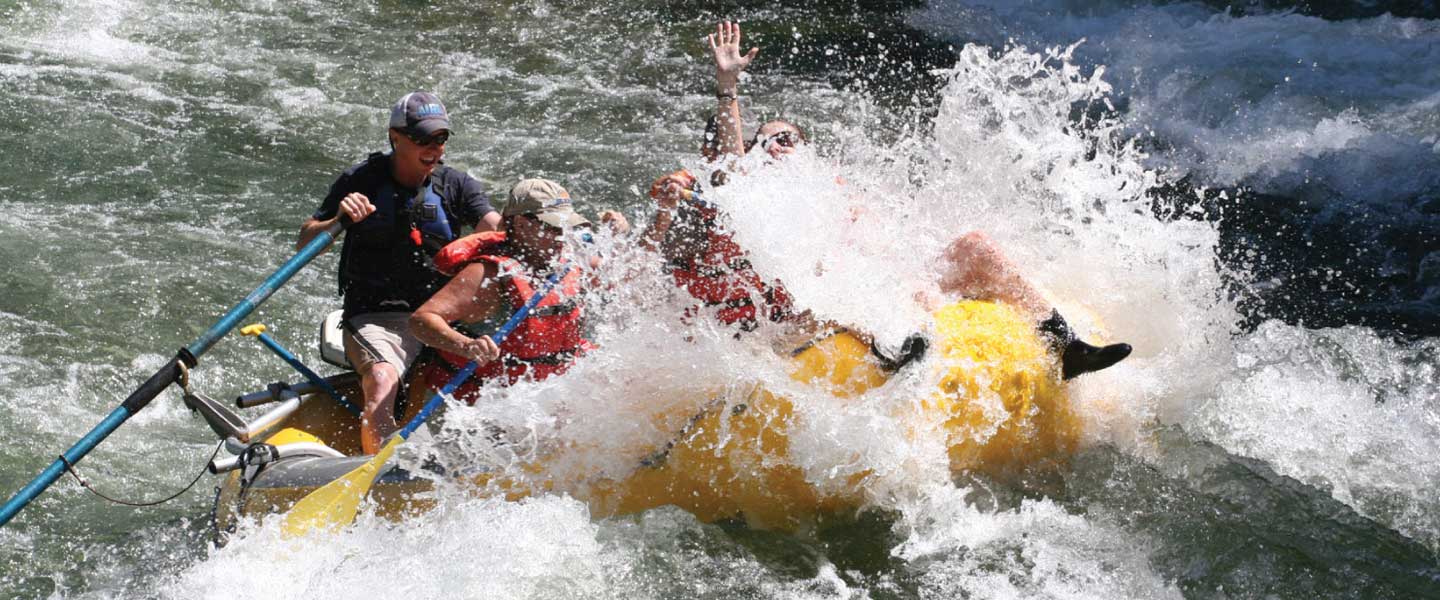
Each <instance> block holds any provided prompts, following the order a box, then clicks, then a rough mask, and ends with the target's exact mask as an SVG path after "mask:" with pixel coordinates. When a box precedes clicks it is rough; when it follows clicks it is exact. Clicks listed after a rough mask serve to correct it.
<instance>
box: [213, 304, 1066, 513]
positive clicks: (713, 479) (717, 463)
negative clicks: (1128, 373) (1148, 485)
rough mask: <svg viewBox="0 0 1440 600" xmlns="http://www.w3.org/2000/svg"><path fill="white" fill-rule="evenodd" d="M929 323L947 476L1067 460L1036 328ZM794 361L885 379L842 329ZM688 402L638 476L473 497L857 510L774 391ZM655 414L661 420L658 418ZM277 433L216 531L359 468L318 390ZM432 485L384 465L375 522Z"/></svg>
mask: <svg viewBox="0 0 1440 600" xmlns="http://www.w3.org/2000/svg"><path fill="white" fill-rule="evenodd" d="M934 316H935V330H934V331H932V332H931V333H930V335H931V349H930V356H928V357H927V358H926V360H924V361H923V362H921V363H918V365H919V368H930V369H935V370H937V372H936V373H934V376H935V377H934V379H935V380H936V381H937V382H938V383H937V385H936V387H935V389H934V390H933V391H932V392H931V393H930V394H929V396H928V397H926V398H923V399H921V401H919V402H918V403H916V404H917V405H918V409H917V410H914V411H913V414H911V415H909V416H907V418H908V419H911V421H912V422H909V423H908V425H909V426H910V427H909V429H910V430H911V431H912V432H913V435H926V436H942V437H943V438H944V439H943V443H944V444H945V447H946V448H947V449H948V453H949V458H950V467H951V470H952V471H953V472H957V473H958V472H963V471H969V470H985V471H991V470H996V469H1011V468H1015V467H1023V466H1025V465H1028V464H1034V463H1037V462H1049V461H1056V460H1062V461H1063V460H1064V459H1065V458H1066V457H1067V456H1069V455H1070V454H1071V453H1072V452H1073V450H1074V447H1075V445H1076V443H1077V440H1078V438H1079V434H1080V423H1079V420H1078V418H1077V417H1076V415H1075V413H1074V411H1073V410H1072V408H1071V406H1070V402H1069V398H1068V396H1067V395H1066V390H1065V387H1064V385H1063V384H1062V382H1061V381H1060V379H1059V374H1058V370H1057V367H1056V365H1055V360H1054V357H1053V356H1052V355H1050V354H1049V353H1048V352H1047V350H1046V347H1045V345H1044V344H1043V343H1042V342H1041V341H1040V340H1039V339H1038V338H1037V337H1036V334H1035V332H1034V329H1033V326H1032V325H1031V324H1029V323H1028V322H1027V321H1026V320H1025V319H1024V318H1022V317H1021V316H1020V315H1018V314H1017V313H1016V312H1015V311H1014V310H1012V309H1011V308H1009V307H1008V306H1005V305H1002V304H995V303H989V302H976V301H965V302H958V303H955V304H951V305H948V306H946V307H944V308H942V309H940V310H939V311H937V312H936V313H935V315H934ZM793 361H794V368H793V370H792V372H791V378H792V379H794V380H795V381H798V382H801V383H805V384H808V385H814V386H823V388H824V389H826V390H827V391H829V392H830V393H831V394H833V395H834V396H835V397H836V398H838V399H844V398H850V397H854V396H858V395H859V394H862V393H864V392H866V391H869V390H872V389H875V388H877V387H880V386H882V385H884V384H885V383H886V382H887V381H888V379H889V377H888V374H887V373H886V372H885V371H884V370H882V369H881V368H880V366H879V364H878V362H877V361H876V360H875V359H874V357H873V356H872V355H871V352H870V347H869V346H868V345H867V344H866V343H865V342H863V341H861V340H860V339H859V338H857V337H856V336H854V335H851V334H849V333H846V332H840V333H837V334H835V335H831V336H830V337H827V338H825V339H822V340H819V341H816V342H814V343H812V344H810V345H807V346H806V347H803V348H801V349H799V350H797V351H796V352H795V354H794V358H793ZM907 368H917V367H916V366H910V367H907ZM341 393H345V394H347V395H348V394H350V393H351V391H346V390H344V389H342V390H341ZM316 397H318V398H316ZM411 404H414V403H413V402H412V403H411ZM696 406H701V407H703V408H702V409H700V410H698V411H697V412H696V413H695V414H694V415H692V416H691V418H689V419H688V423H687V424H686V425H685V426H684V427H682V428H681V429H680V431H678V432H677V435H676V436H675V437H674V439H673V440H672V441H671V442H669V443H667V444H665V445H664V446H662V447H659V448H654V449H651V451H649V452H646V453H645V454H643V455H641V456H637V457H635V463H636V467H635V469H634V471H633V472H631V473H628V474H626V475H624V476H621V477H617V478H614V479H601V480H596V479H588V480H586V481H583V482H566V481H559V480H557V479H554V478H551V477H548V476H547V470H546V465H545V464H544V463H543V462H541V463H537V464H532V465H527V466H526V467H525V468H523V469H515V470H514V471H517V472H516V473H509V472H507V473H495V474H482V475H480V476H471V479H472V480H473V481H474V482H475V483H477V484H479V485H480V486H481V489H482V490H488V491H490V492H492V493H496V494H503V495H506V496H508V497H512V498H513V497H523V496H526V495H531V494H536V493H567V494H570V495H571V496H573V497H575V498H578V499H581V500H583V501H585V502H587V503H588V504H589V505H590V507H591V510H592V514H594V515H595V516H600V517H604V516H610V515H623V514H630V513H636V512H640V511H644V510H647V509H651V508H655V507H659V506H665V505H674V506H678V507H680V508H682V509H684V510H687V511H689V512H691V513H693V514H694V515H695V516H696V517H697V518H699V519H701V520H703V521H707V522H708V521H716V520H720V519H744V520H745V521H746V522H747V523H748V524H750V525H751V526H754V527H759V528H768V529H793V528H796V527H799V526H801V525H802V524H804V523H806V522H808V521H810V520H812V519H813V518H814V517H815V516H817V515H821V514H826V513H833V512H837V511H845V510H854V509H856V508H859V507H861V506H862V505H863V501H864V500H863V498H864V492H865V485H866V483H867V480H868V478H869V475H868V474H867V473H860V474H857V475H854V476H852V477H850V478H849V479H848V480H847V481H846V482H845V484H844V485H840V486H836V485H833V482H832V484H830V485H827V486H825V488H824V490H822V489H821V488H820V487H818V486H816V485H814V484H813V483H812V482H810V481H808V480H807V479H806V477H805V474H804V471H803V470H802V469H801V468H800V467H799V466H797V465H795V464H794V461H792V460H791V458H790V455H789V452H790V439H789V434H790V432H791V430H792V427H793V426H794V419H795V415H794V412H795V407H794V405H793V404H792V403H791V401H790V400H789V399H787V398H785V397H784V396H781V395H777V394H774V393H771V392H769V391H767V390H763V389H757V390H755V391H754V392H753V393H751V394H750V395H749V396H748V397H747V398H745V401H744V402H743V403H738V404H736V403H721V404H716V403H714V402H709V403H708V404H707V402H706V401H704V400H701V401H699V402H697V404H696ZM642 417H643V416H642ZM652 417H654V418H656V419H657V421H659V420H664V417H665V415H652ZM285 425H286V426H285V427H284V428H283V429H280V430H279V431H277V432H276V433H275V434H273V435H271V436H268V437H266V438H265V439H264V440H263V443H264V444H268V445H269V446H270V447H272V448H275V450H274V451H267V452H268V454H271V455H275V456H278V458H273V459H272V460H270V461H269V462H267V463H265V464H261V465H258V466H251V467H249V468H246V469H242V470H236V471H232V472H230V473H229V474H227V475H226V478H225V480H224V481H223V482H222V484H221V486H220V492H219V494H218V496H217V504H216V511H215V514H216V526H217V528H219V529H220V530H221V531H226V530H229V529H233V527H234V525H235V522H236V520H237V519H238V518H239V517H240V516H242V515H265V514H271V513H279V512H284V511H285V510H288V508H289V507H290V506H291V505H293V504H294V503H295V502H296V501H298V500H299V498H302V497H304V496H305V495H306V494H307V493H308V492H309V491H311V490H313V489H315V488H317V487H319V486H320V485H323V484H324V483H326V482H328V481H330V480H332V479H334V478H336V477H338V476H340V475H343V474H344V473H347V472H349V470H351V469H353V468H355V467H356V466H358V465H359V464H361V463H362V462H363V461H364V460H365V457H363V456H359V448H358V437H359V436H358V433H357V425H358V424H357V422H356V418H355V417H354V416H353V415H351V414H349V413H347V412H345V411H343V410H341V409H339V408H338V407H337V406H336V404H335V403H334V402H331V401H330V400H329V399H328V398H324V397H323V394H314V395H313V396H312V397H311V398H308V399H307V400H306V402H305V403H304V404H303V405H302V406H301V409H300V410H299V411H298V412H297V413H296V414H295V415H294V416H293V417H291V419H290V420H289V421H287V422H286V424H285ZM262 447H263V446H262ZM327 450H328V451H329V452H327ZM429 489H431V486H430V483H429V481H428V480H426V479H424V478H420V477H416V476H415V475H414V474H412V473H406V472H404V471H402V470H400V469H398V468H391V469H389V470H388V471H386V472H385V473H384V474H382V476H381V478H380V481H379V482H377V484H376V485H375V487H374V488H373V490H372V492H371V500H372V501H374V502H375V504H376V506H377V510H378V511H379V512H380V513H381V514H384V515H386V516H392V517H399V516H402V515H403V514H405V513H406V512H407V511H413V510H423V509H424V508H425V507H426V503H425V501H424V499H423V494H421V492H424V491H427V490H429Z"/></svg>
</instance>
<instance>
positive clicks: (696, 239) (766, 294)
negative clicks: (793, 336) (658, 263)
mask: <svg viewBox="0 0 1440 600" xmlns="http://www.w3.org/2000/svg"><path fill="white" fill-rule="evenodd" d="M679 174H683V176H684V177H686V178H688V179H689V180H690V181H694V177H693V176H691V175H689V173H687V172H684V171H681V172H680V173H679ZM657 193H658V191H657V190H656V189H653V188H652V190H651V194H652V195H654V194H657ZM662 247H664V248H666V257H665V258H666V267H667V270H668V271H669V272H670V275H671V277H672V278H673V279H674V281H675V285H676V286H679V287H680V288H682V289H684V290H685V291H687V292H689V293H690V295H691V296H693V297H694V298H695V299H696V300H699V301H700V302H701V304H702V305H704V306H706V307H710V308H714V309H715V310H716V312H715V316H716V317H717V318H718V319H720V321H721V322H723V323H725V324H727V325H736V326H738V327H740V328H741V329H742V330H747V331H748V330H752V329H754V328H755V327H756V326H757V325H758V323H759V319H761V318H764V319H768V320H771V321H776V322H778V321H783V320H785V319H788V318H789V317H790V316H791V314H792V306H791V300H790V296H789V295H788V294H786V293H785V289H784V287H783V286H781V284H780V282H779V281H770V282H767V281H765V280H764V279H762V278H761V277H760V275H759V274H758V273H756V272H755V269H754V268H753V267H752V266H751V265H750V261H749V259H748V258H746V256H747V254H746V252H745V250H744V249H743V248H741V247H740V245H739V244H737V243H736V242H735V239H734V238H733V237H731V235H730V234H729V233H727V232H726V231H725V229H724V225H723V224H722V223H720V214H719V211H718V210H716V209H715V208H713V207H701V206H695V205H693V204H690V203H681V204H680V206H679V208H678V209H677V211H676V215H675V218H674V220H673V221H672V224H671V226H670V229H669V230H668V231H666V232H665V243H664V244H662Z"/></svg>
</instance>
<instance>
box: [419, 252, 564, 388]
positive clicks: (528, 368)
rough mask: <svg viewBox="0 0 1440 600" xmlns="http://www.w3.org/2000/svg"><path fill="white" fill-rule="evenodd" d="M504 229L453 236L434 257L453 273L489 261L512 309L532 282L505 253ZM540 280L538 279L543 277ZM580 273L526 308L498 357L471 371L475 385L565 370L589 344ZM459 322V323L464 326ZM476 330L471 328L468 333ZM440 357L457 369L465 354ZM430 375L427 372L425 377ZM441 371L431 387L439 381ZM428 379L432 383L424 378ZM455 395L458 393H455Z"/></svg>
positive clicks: (526, 296) (526, 295)
mask: <svg viewBox="0 0 1440 600" xmlns="http://www.w3.org/2000/svg"><path fill="white" fill-rule="evenodd" d="M504 243H505V234H504V233H503V232H485V233H478V234H474V235H470V236H467V237H464V238H461V239H459V240H456V241H454V242H452V243H450V244H449V245H448V246H446V247H445V248H444V249H442V250H441V251H440V253H439V254H437V255H436V257H435V266H436V268H437V269H440V270H441V272H444V273H446V274H450V275H453V274H457V273H459V272H460V271H461V270H463V269H464V268H465V266H466V265H469V264H471V263H476V262H488V263H490V264H493V265H495V266H496V270H497V273H498V277H497V281H499V282H500V283H502V284H503V285H505V286H506V293H507V296H508V297H509V300H510V308H511V310H512V311H516V310H520V308H521V307H522V306H524V305H525V303H526V302H529V301H530V297H531V296H534V295H535V291H536V290H535V288H536V287H537V286H536V285H535V282H534V281H532V278H531V276H530V274H529V273H528V272H527V271H526V269H525V267H524V266H523V265H521V264H520V262H519V261H517V260H515V259H513V258H510V257H508V256H505V255H504V254H503V252H504V251H505V247H504ZM542 281H543V280H542ZM580 281H581V274H580V272H579V271H578V270H576V269H571V270H570V271H569V272H568V273H566V275H565V277H564V278H563V279H561V280H560V283H558V284H557V285H556V286H555V287H554V288H551V290H550V293H548V294H546V295H545V297H544V298H542V299H541V300H540V302H538V303H537V304H536V305H535V306H534V308H531V309H530V314H529V316H527V317H526V318H525V319H524V320H522V321H520V323H519V324H518V325H516V326H515V329H514V330H512V331H511V332H510V335H509V336H507V337H506V338H505V339H504V341H502V342H500V358H498V359H496V360H493V361H490V362H488V363H485V364H482V365H480V366H479V368H477V369H476V370H475V375H474V377H475V379H472V381H477V380H478V381H477V383H476V384H475V385H467V386H466V388H472V389H473V388H474V387H478V383H479V382H483V381H484V380H486V379H491V378H495V377H501V376H504V377H506V384H507V385H508V384H511V383H514V382H515V381H517V380H519V379H521V378H522V377H529V378H531V379H536V380H539V379H545V378H546V377H550V376H551V375H557V374H560V373H563V372H565V370H566V369H567V368H568V367H569V366H570V364H571V363H573V362H574V361H575V357H577V356H579V355H580V354H581V353H583V352H584V351H585V350H587V349H589V348H590V347H591V345H590V343H589V342H588V341H586V340H585V339H584V337H582V330H583V324H582V319H581V317H582V312H583V311H582V310H581V306H580V301H579V295H580ZM463 328H464V325H461V326H460V329H461V330H462V331H463ZM467 333H472V334H473V333H476V332H467ZM438 354H439V355H440V357H441V358H442V359H444V360H445V362H447V363H450V364H451V365H453V366H454V367H456V368H459V367H463V366H464V365H465V364H467V363H468V362H470V361H469V359H467V358H465V357H463V356H459V355H455V354H451V353H449V352H445V351H443V350H442V351H439V352H438ZM427 379H429V377H427ZM448 379H449V377H448V376H446V377H445V378H444V379H441V380H440V382H439V384H440V385H437V386H435V387H437V388H438V387H440V386H443V384H444V382H445V381H447V380H448ZM428 383H432V382H430V381H427V384H428ZM456 395H457V396H461V395H462V394H460V393H457V394H456Z"/></svg>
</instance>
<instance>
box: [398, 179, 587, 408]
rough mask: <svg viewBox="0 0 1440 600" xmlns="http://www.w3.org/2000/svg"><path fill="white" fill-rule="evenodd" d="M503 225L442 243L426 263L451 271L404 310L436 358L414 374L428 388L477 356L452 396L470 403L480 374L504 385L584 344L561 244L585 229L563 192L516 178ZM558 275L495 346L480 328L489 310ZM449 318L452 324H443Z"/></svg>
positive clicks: (521, 300) (497, 310)
mask: <svg viewBox="0 0 1440 600" xmlns="http://www.w3.org/2000/svg"><path fill="white" fill-rule="evenodd" d="M504 224H505V231H504V232H497V233H480V234H475V235H473V236H469V237H467V238H464V239H461V240H459V241H457V242H455V243H453V244H451V245H450V246H448V247H446V248H445V250H443V251H442V252H441V254H440V255H439V256H437V257H436V261H435V262H436V266H437V267H438V268H441V269H444V270H448V271H450V272H452V273H454V274H455V278H454V279H452V280H451V281H450V283H448V284H446V285H445V287H444V289H441V290H440V291H439V292H438V293H436V294H435V296H434V297H432V298H430V300H429V301H428V302H426V303H425V305H424V306H421V307H420V308H419V309H418V310H416V311H415V315H414V316H413V317H411V318H410V324H411V328H412V330H413V331H414V333H415V336H416V337H418V338H419V339H420V340H421V341H423V342H425V343H426V344H428V345H430V346H432V347H434V348H435V349H436V350H438V351H439V352H438V353H437V354H439V356H440V358H441V359H442V360H441V361H436V362H435V363H434V364H432V365H427V366H426V369H427V370H426V371H422V378H423V379H424V381H426V383H427V385H429V386H430V387H434V388H438V387H441V386H443V385H444V383H445V382H446V381H447V380H449V378H450V373H452V372H453V371H454V370H455V369H458V368H460V367H463V366H464V365H465V364H466V363H468V362H469V361H472V360H473V361H476V362H478V363H480V366H479V368H477V369H476V371H475V376H474V378H473V379H472V381H471V382H470V383H469V384H467V385H466V386H464V387H462V388H461V389H459V390H457V391H456V393H455V397H457V398H462V399H465V400H468V401H472V402H473V401H474V389H475V388H476V387H477V386H478V385H480V384H481V383H483V382H485V381H489V380H500V381H502V382H503V383H504V384H507V385H508V384H510V383H513V382H515V381H517V380H519V379H522V378H526V379H543V378H545V377H549V376H551V375H555V374H558V373H562V372H564V371H565V369H566V368H568V367H569V366H570V364H572V363H573V362H574V361H575V358H576V357H577V356H578V355H579V354H581V353H582V352H584V350H585V349H586V348H588V347H589V343H588V342H586V341H585V339H584V338H583V337H581V336H582V333H583V327H582V322H581V318H582V316H583V315H582V307H581V305H580V302H579V300H580V298H579V296H580V293H581V287H582V286H583V284H584V280H583V279H582V276H581V269H578V268H568V267H567V265H566V263H565V258H564V257H565V255H566V254H565V247H566V244H567V243H574V242H575V241H578V240H579V239H580V238H581V237H582V236H580V235H572V234H574V233H575V230H576V229H589V228H590V226H591V225H590V221H589V220H588V219H586V218H585V217H583V216H581V215H580V214H579V213H577V212H575V207H574V202H573V201H572V200H571V199H570V193H569V192H567V191H565V188H563V187H561V186H560V184H558V183H555V182H553V181H550V180H546V179H526V180H524V181H521V182H520V183H518V184H516V185H515V187H513V188H511V189H510V201H509V202H508V203H507V204H506V206H505V216H504ZM557 272H558V273H560V278H559V280H558V283H557V284H556V285H555V286H554V288H553V289H551V290H550V291H549V292H548V293H547V294H546V295H545V296H544V297H543V298H541V299H540V300H539V301H538V303H537V304H536V305H535V308H533V309H532V310H531V311H530V315H529V317H528V318H526V319H525V320H523V321H521V322H520V324H519V325H518V326H516V328H515V329H514V331H512V332H511V333H510V335H509V336H508V337H506V338H505V339H504V340H503V341H502V342H501V343H500V344H499V345H496V344H495V342H494V341H492V340H491V339H490V337H489V336H488V335H486V334H487V333H489V332H488V331H483V330H482V327H483V324H484V323H485V322H486V320H487V319H488V318H489V317H492V316H496V315H500V316H504V315H508V314H511V313H513V312H514V311H516V310H519V308H520V307H521V306H523V305H524V304H525V303H526V302H527V301H529V300H530V298H531V297H532V296H533V295H534V294H536V293H538V290H540V289H542V288H543V287H544V286H545V281H546V279H547V278H548V277H550V276H551V275H553V274H556V273H557ZM452 324H453V325H452Z"/></svg>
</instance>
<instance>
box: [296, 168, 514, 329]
mask: <svg viewBox="0 0 1440 600" xmlns="http://www.w3.org/2000/svg"><path fill="white" fill-rule="evenodd" d="M356 192H358V193H360V194H364V195H365V197H366V198H369V199H370V203H371V204H374V205H375V212H374V213H373V214H371V215H370V216H368V217H366V218H365V219H364V220H363V221H360V222H359V223H356V224H354V225H351V226H350V228H349V229H348V230H346V233H345V241H344V246H343V248H342V249H341V254H340V293H341V294H344V296H345V317H346V318H349V317H352V316H355V315H357V314H364V313H368V312H382V311H401V312H410V311H413V310H415V309H416V308H419V306H420V305H421V304H424V303H425V301H426V300H428V299H429V298H430V296H432V295H434V293H435V292H436V291H438V290H439V289H440V288H441V287H443V286H444V285H445V282H446V281H448V278H447V277H445V276H444V275H441V274H440V273H439V272H438V271H436V270H435V269H434V265H433V264H431V262H430V258H431V257H432V256H434V253H435V251H436V250H438V249H439V246H440V245H443V244H444V243H445V242H448V241H450V240H452V239H455V238H457V237H459V236H460V228H461V226H467V227H470V228H471V229H473V228H474V227H475V226H476V225H477V224H478V223H479V222H480V219H481V218H483V217H484V216H485V215H486V214H489V213H490V212H492V211H494V210H495V209H494V208H492V207H491V206H490V201H489V199H488V198H487V197H486V195H485V189H484V187H483V186H481V184H480V182H479V181H477V180H476V179H475V178H473V177H471V176H469V175H468V174H466V173H464V172H462V171H458V170H455V169H452V168H450V167H447V166H445V165H440V166H437V167H436V168H435V170H434V171H433V172H432V173H431V174H430V177H429V178H428V179H427V180H426V181H425V183H424V184H423V185H422V186H421V188H420V189H414V188H407V187H405V186H402V185H400V183H399V182H397V181H395V178H394V176H393V175H392V173H391V170H390V156H389V155H388V154H381V153H378V152H377V153H375V154H371V155H370V156H369V157H368V158H366V159H365V162H362V163H360V164H357V165H355V166H353V167H350V168H349V169H346V170H345V172H344V173H341V174H340V177H338V178H336V180H335V183H333V184H331V186H330V193H329V194H328V195H326V196H325V200H324V202H322V203H321V204H320V208H319V210H316V211H315V214H314V215H312V216H314V218H316V219H319V220H327V219H331V218H334V217H335V215H336V213H337V212H338V211H339V209H340V200H341V199H343V198H344V197H345V196H347V195H349V194H351V193H356ZM417 238H419V239H421V240H422V243H420V244H417V243H416V241H415V240H416V239H417Z"/></svg>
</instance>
